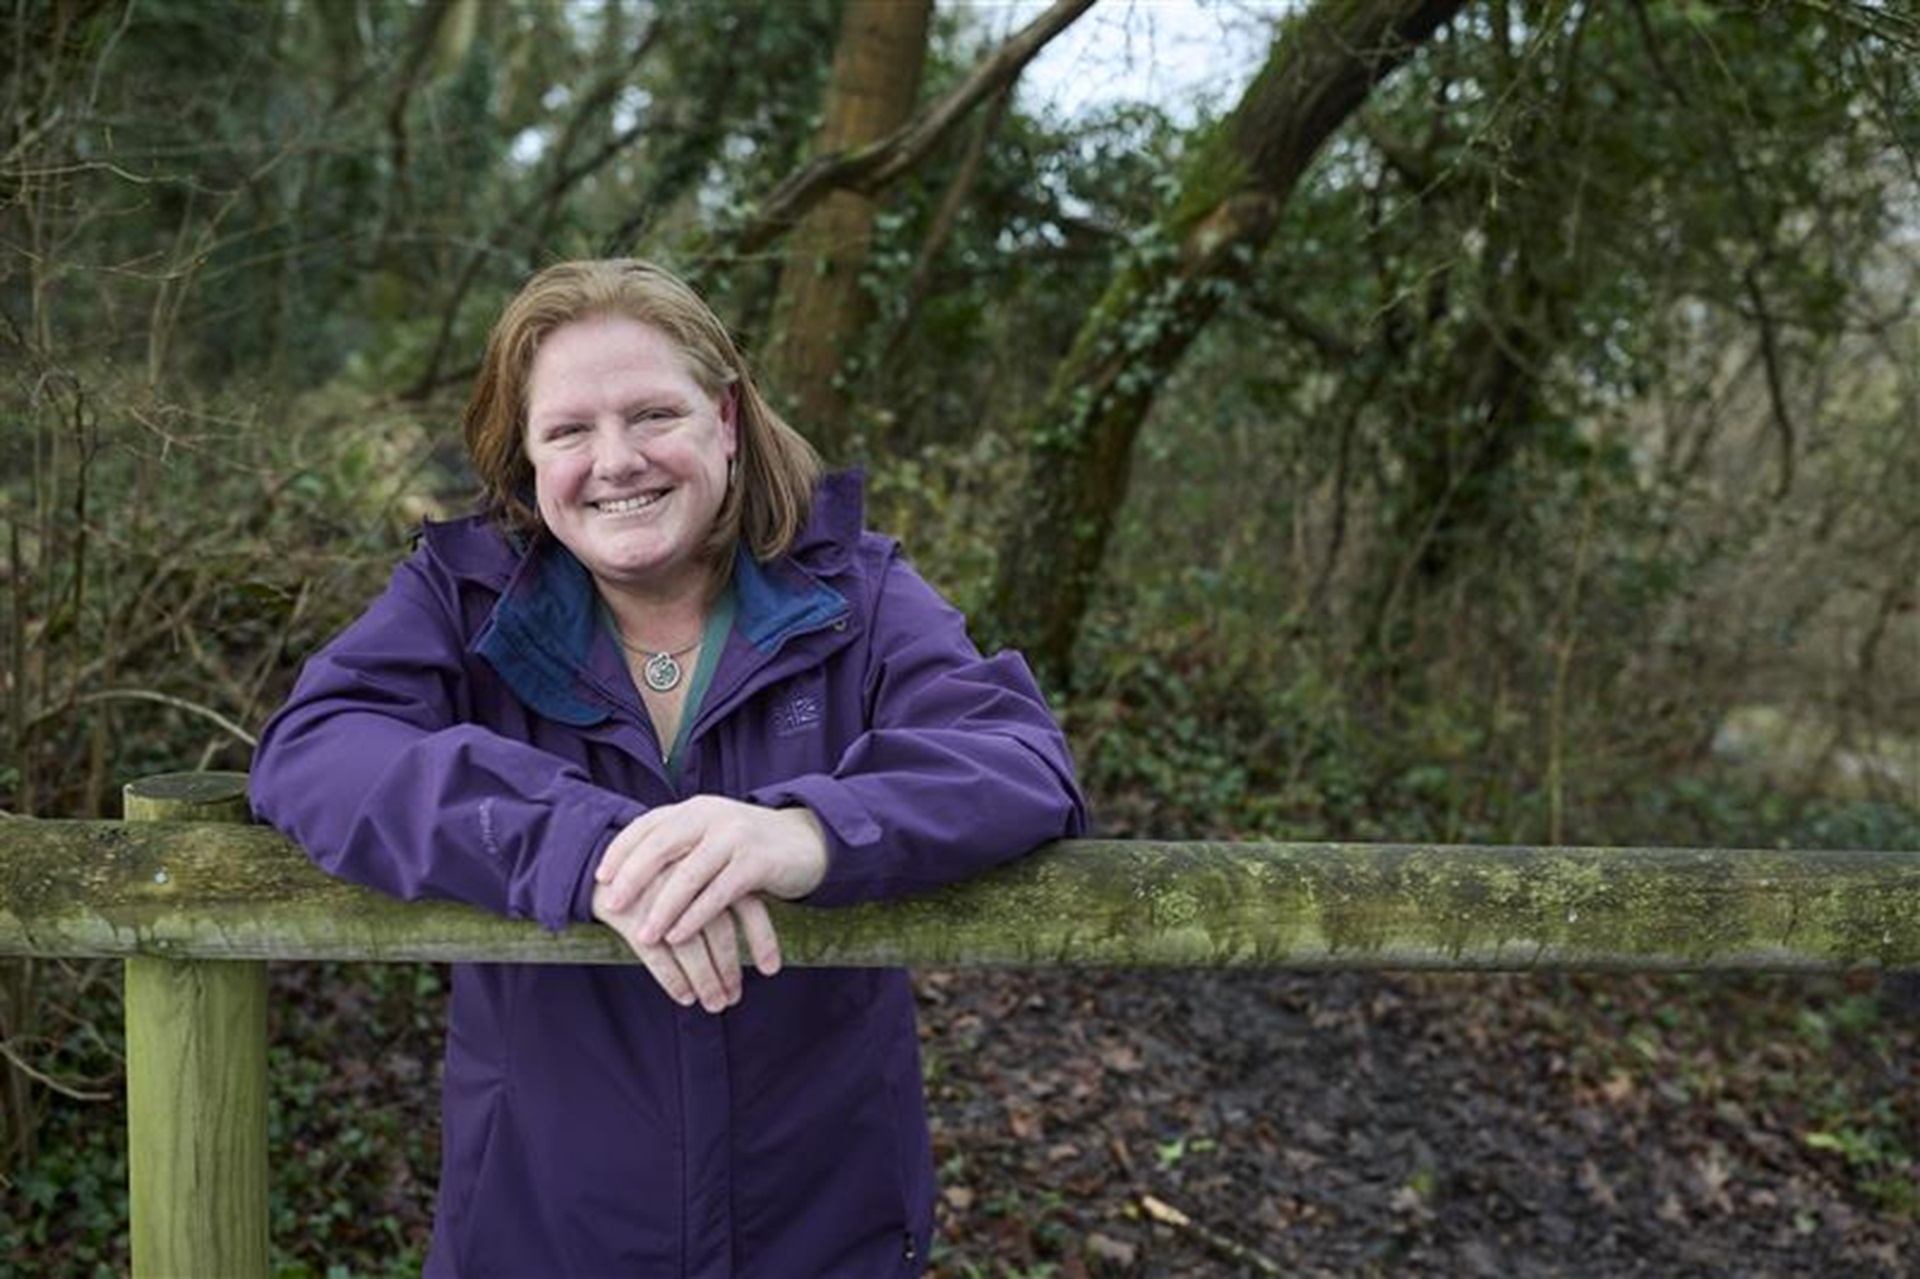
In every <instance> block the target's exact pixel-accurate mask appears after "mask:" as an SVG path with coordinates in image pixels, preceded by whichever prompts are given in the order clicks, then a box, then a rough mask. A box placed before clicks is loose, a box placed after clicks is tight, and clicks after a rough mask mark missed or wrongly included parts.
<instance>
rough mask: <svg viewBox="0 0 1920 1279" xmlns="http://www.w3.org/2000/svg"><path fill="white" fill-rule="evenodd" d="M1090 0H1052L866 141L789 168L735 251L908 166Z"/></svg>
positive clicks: (875, 187)
mask: <svg viewBox="0 0 1920 1279" xmlns="http://www.w3.org/2000/svg"><path fill="white" fill-rule="evenodd" d="M1093 3H1094V0H1055V3H1054V5H1053V6H1052V7H1051V8H1049V9H1048V10H1047V11H1046V12H1045V13H1043V14H1041V15H1040V16H1039V17H1038V18H1035V19H1034V20H1033V21H1032V22H1030V23H1028V24H1027V25H1026V26H1024V27H1022V28H1021V29H1020V30H1019V31H1018V32H1016V33H1014V34H1013V35H1012V36H1009V37H1008V38H1007V40H1006V41H1005V43H1003V44H1002V45H1001V46H1000V47H999V48H998V49H995V50H994V51H993V52H992V53H990V54H988V55H987V56H986V57H985V58H983V59H981V61H980V62H979V64H978V65H976V66H975V67H974V69H973V70H972V71H971V72H969V73H968V74H967V77H966V79H964V80H962V81H961V82H960V83H959V84H957V85H955V86H954V87H953V88H952V89H951V90H949V91H948V92H947V94H946V95H945V96H944V97H942V98H940V99H939V100H938V101H936V102H933V103H931V104H930V105H929V106H928V107H927V108H926V110H924V111H922V112H921V113H920V114H919V115H917V116H915V117H914V118H913V119H912V120H909V121H908V122H907V123H906V124H905V125H903V126H902V127H901V128H899V129H897V130H895V131H894V132H893V133H891V134H889V135H887V136H886V137H885V138H882V139H881V140H880V141H878V142H876V143H874V144H873V145H872V146H868V147H862V148H860V149H859V150H857V151H850V152H848V151H842V152H836V153H834V154H832V155H823V156H817V157H815V158H814V159H812V160H810V161H808V162H807V163H806V164H804V165H802V166H801V167H800V168H798V169H796V170H795V171H794V172H793V173H791V174H789V175H788V176H787V177H786V179H785V180H783V181H782V182H781V183H780V185H779V186H777V187H775V188H774V189H773V191H772V193H771V194H769V195H768V196H767V198H766V199H765V200H764V201H763V202H762V203H761V205H760V208H759V209H758V210H757V211H756V212H755V213H754V215H753V216H752V218H751V219H749V220H748V222H747V223H746V225H745V226H743V227H742V228H741V229H740V230H739V231H737V232H736V233H735V234H734V235H733V236H731V237H730V239H731V240H732V245H733V249H734V251H735V252H738V253H752V252H753V251H755V250H756V249H761V248H765V247H766V246H767V245H768V244H769V243H771V242H772V241H773V240H775V239H778V238H779V237H780V236H781V235H783V234H785V233H786V232H787V231H789V230H791V229H792V228H793V226H794V224H795V223H797V222H798V221H799V220H800V219H801V218H802V217H804V216H805V215H806V213H807V210H809V209H811V208H812V207H813V206H814V205H815V204H818V203H819V202H820V201H821V200H822V199H823V198H825V197H826V196H827V195H828V193H830V192H833V191H839V190H854V191H860V192H863V193H865V194H868V195H871V194H873V193H874V192H877V191H880V190H882V189H884V188H885V187H887V186H888V185H889V184H891V183H892V182H894V181H895V180H896V179H898V178H899V177H900V176H901V175H902V174H904V173H907V172H908V171H910V170H911V169H912V168H913V167H914V166H915V165H917V164H919V163H920V161H921V160H922V159H924V158H925V157H926V155H927V153H928V152H929V151H931V150H933V148H934V147H935V146H937V145H938V144H939V143H940V141H941V140H942V139H943V138H945V137H946V136H947V134H948V133H949V132H951V131H952V129H953V128H954V126H955V125H957V124H959V123H960V122H961V121H962V120H964V119H966V117H967V115H968V114H969V113H970V112H971V111H972V110H973V109H974V108H975V107H976V106H978V105H980V103H981V102H983V101H985V100H986V99H988V98H990V97H992V96H993V95H994V94H996V93H998V92H1000V91H1001V90H1002V89H1004V88H1006V87H1007V86H1008V85H1010V84H1012V83H1013V82H1014V80H1015V79H1017V78H1018V77H1019V75H1020V73H1021V71H1023V70H1025V69H1026V66H1027V64H1028V63H1029V62H1031V61H1033V59H1034V56H1035V55H1036V54H1038V53H1039V52H1040V50H1042V49H1044V48H1045V47H1046V46H1047V42H1048V41H1050V40H1052V39H1053V38H1054V37H1055V36H1057V35H1059V34H1060V33H1061V32H1062V31H1065V30H1066V29H1067V28H1068V27H1069V26H1071V25H1072V24H1073V22H1074V20H1075V19H1076V18H1078V17H1079V16H1080V15H1081V14H1083V13H1085V12H1086V11H1087V10H1088V9H1090V8H1092V7H1093Z"/></svg>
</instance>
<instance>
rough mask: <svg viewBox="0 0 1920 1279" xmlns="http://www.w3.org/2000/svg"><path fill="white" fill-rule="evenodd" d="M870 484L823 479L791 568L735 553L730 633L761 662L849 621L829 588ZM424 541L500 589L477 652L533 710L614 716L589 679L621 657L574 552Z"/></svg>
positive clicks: (436, 537)
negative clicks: (787, 646) (517, 550)
mask: <svg viewBox="0 0 1920 1279" xmlns="http://www.w3.org/2000/svg"><path fill="white" fill-rule="evenodd" d="M863 487H864V486H863V482H862V477H861V476H860V475H859V473H857V472H844V473H840V474H835V475H831V476H828V477H826V478H825V479H824V480H822V481H821V483H820V485H819V487H818V488H816V489H815V491H814V500H813V511H812V515H811V517H810V518H809V520H808V522H807V526H806V528H805V529H804V530H803V531H802V533H801V535H800V536H799V537H798V538H797V539H796V540H795V542H794V545H793V549H792V551H791V552H790V553H789V554H788V555H787V556H786V557H785V558H784V559H781V560H778V561H774V562H772V563H767V564H762V563H761V562H759V561H758V560H756V559H754V557H753V556H752V555H751V554H750V553H748V551H747V550H746V548H745V547H741V548H739V549H738V550H736V551H735V553H734V562H733V587H734V593H735V598H736V602H737V610H738V611H737V612H736V614H735V618H734V627H735V629H736V630H737V631H738V632H739V634H740V636H741V638H743V639H744V640H746V642H747V643H748V644H749V645H750V646H751V647H752V649H753V650H754V654H755V656H756V658H757V659H758V660H760V661H764V660H766V659H767V658H770V657H771V656H772V655H773V654H774V653H776V652H777V651H778V650H779V649H780V648H781V647H782V646H783V645H784V644H786V642H787V641H788V640H789V639H792V638H793V637H795V636H797V635H801V634H805V633H807V632H809V631H813V630H817V629H820V628H822V627H825V626H828V625H830V624H832V623H833V622H834V621H836V620H838V619H840V618H842V617H844V616H845V615H846V613H847V611H848V604H847V598H846V596H845V595H844V594H843V593H842V592H841V591H840V590H839V589H837V588H836V587H834V586H833V585H831V584H830V583H829V582H828V580H827V579H828V578H830V577H836V576H838V575H840V574H841V573H842V572H844V571H845V570H846V569H847V567H848V565H849V564H850V562H851V560H852V557H853V551H854V546H855V544H856V543H857V542H858V540H859V537H860V531H861V527H862V521H863V519H864V505H865V503H864V500H863ZM479 538H485V539H487V541H486V542H482V541H479V540H477V539H479ZM424 540H425V541H426V542H427V545H428V548H429V550H430V551H431V552H432V553H433V554H434V555H435V557H436V558H438V559H439V560H440V561H441V562H442V563H443V564H445V565H446V567H447V568H448V569H449V570H451V571H452V572H453V573H454V574H455V575H456V576H458V577H464V578H467V579H468V580H473V581H478V582H480V583H482V584H484V585H488V586H493V587H495V588H496V589H498V590H499V591H500V598H499V601H498V602H497V603H496V604H495V605H494V608H493V612H492V615H491V616H490V617H489V618H488V619H487V622H486V625H485V626H483V627H482V628H481V631H480V634H479V635H478V636H477V637H476V638H475V640H474V642H473V644H472V651H474V652H476V653H478V654H479V655H480V656H481V657H483V658H485V659H486V660H487V662H488V663H489V664H490V665H491V666H492V667H493V668H494V670H495V671H497V672H498V673H499V675H500V677H501V678H502V679H503V680H505V681H506V682H507V684H508V686H509V687H511V688H512V689H513V691H514V694H515V695H516V696H517V697H518V698H519V699H520V700H521V701H522V702H523V703H525V704H526V705H527V707H528V708H530V709H531V710H534V711H536V712H538V713H539V714H541V715H543V716H545V717H546V718H548V719H552V720H556V721H558V722H560V723H562V724H571V725H574V726H576V727H586V726H588V725H592V724H598V723H600V722H602V721H604V720H606V719H607V718H608V717H609V716H610V715H611V714H612V713H613V704H612V702H611V700H610V699H609V697H608V696H607V693H606V689H605V686H604V684H602V683H601V682H600V681H598V680H596V679H594V678H593V672H594V671H595V669H596V666H605V665H608V664H609V663H610V662H612V661H614V660H617V654H611V649H612V642H611V640H609V639H608V638H607V637H606V635H605V634H604V633H603V628H602V627H601V625H600V622H599V616H598V613H599V596H598V593H597V592H596V591H595V589H594V585H593V578H592V576H591V575H590V574H589V573H588V572H587V570H586V567H585V566H584V565H582V564H581V563H580V561H579V560H577V559H575V558H574V556H573V553H572V552H571V551H569V550H567V548H566V547H565V546H563V545H561V544H560V543H559V542H557V541H555V540H554V539H553V538H550V537H541V538H538V539H536V540H535V541H534V543H533V544H532V546H531V547H529V548H527V549H526V550H525V551H524V552H523V553H521V554H520V556H519V558H518V562H517V563H516V562H515V561H514V558H513V552H512V549H511V548H510V547H509V546H508V545H507V543H506V542H505V540H504V539H503V538H502V537H501V535H500V534H499V533H498V532H497V531H495V530H494V529H492V528H490V527H486V526H485V525H484V524H483V523H482V522H480V521H471V520H469V521H459V522H456V523H453V524H437V525H429V526H427V528H426V529H425V531H424ZM489 543H490V544H489ZM597 649H606V650H608V652H606V653H600V654H598V656H599V657H600V659H601V660H600V661H599V662H598V663H596V661H595V657H596V650H597ZM603 674H604V672H603Z"/></svg>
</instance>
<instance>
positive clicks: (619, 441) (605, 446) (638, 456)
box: [593, 422, 647, 479]
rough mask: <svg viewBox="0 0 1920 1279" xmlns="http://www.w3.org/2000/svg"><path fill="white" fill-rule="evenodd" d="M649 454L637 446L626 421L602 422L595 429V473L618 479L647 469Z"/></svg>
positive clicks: (602, 476) (601, 476)
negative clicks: (628, 430)
mask: <svg viewBox="0 0 1920 1279" xmlns="http://www.w3.org/2000/svg"><path fill="white" fill-rule="evenodd" d="M646 467H647V455H646V454H645V453H643V452H641V450H640V449H639V448H638V447H636V446H635V444H634V442H633V440H632V438H631V437H630V436H629V434H628V432H627V429H626V423H625V422H602V423H599V424H597V425H596V426H595V427H594V431H593V473H594V474H595V475H596V476H598V477H599V478H601V479H618V478H620V477H622V476H627V475H633V474H636V473H638V472H640V471H643V470H645V469H646Z"/></svg>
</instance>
